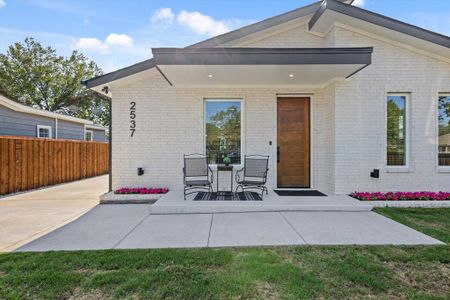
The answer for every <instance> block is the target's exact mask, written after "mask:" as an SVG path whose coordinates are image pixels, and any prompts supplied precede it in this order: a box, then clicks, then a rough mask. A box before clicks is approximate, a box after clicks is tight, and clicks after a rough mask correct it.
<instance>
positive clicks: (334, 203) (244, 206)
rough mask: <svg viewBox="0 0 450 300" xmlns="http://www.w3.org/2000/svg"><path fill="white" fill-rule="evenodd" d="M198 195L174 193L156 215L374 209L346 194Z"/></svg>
mask: <svg viewBox="0 0 450 300" xmlns="http://www.w3.org/2000/svg"><path fill="white" fill-rule="evenodd" d="M194 196H195V194H194V195H190V196H188V197H187V199H186V200H183V192H182V191H171V192H169V193H168V194H167V195H164V196H163V197H161V198H160V199H159V200H158V201H157V202H156V203H155V204H153V207H152V214H155V215H158V214H196V213H198V214H201V213H235V212H277V211H330V212H332V211H370V210H372V206H371V205H369V204H366V203H363V202H361V201H358V200H356V199H354V198H352V197H349V196H346V195H339V196H338V195H328V196H327V197H320V196H317V197H315V196H278V195H277V194H276V193H275V192H274V191H269V194H268V195H264V198H263V201H193V200H192V199H193V198H194Z"/></svg>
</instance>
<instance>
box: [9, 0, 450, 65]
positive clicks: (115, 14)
mask: <svg viewBox="0 0 450 300" xmlns="http://www.w3.org/2000/svg"><path fill="white" fill-rule="evenodd" d="M313 1H314V0H189V1H187V0H147V1H144V0H128V1H124V0H103V1H100V0H72V1H68V0H0V53H5V52H6V50H7V48H8V46H9V45H11V44H13V43H15V42H21V41H23V40H24V39H25V38H26V37H33V38H35V39H36V40H37V41H39V42H40V43H41V44H43V45H44V46H51V47H53V48H55V49H56V50H57V53H58V54H60V55H69V54H70V53H71V52H72V51H73V50H78V51H81V52H83V53H85V54H86V55H87V56H88V57H89V58H90V59H92V60H94V61H95V62H97V64H98V65H99V66H100V67H101V68H102V69H103V71H104V72H111V71H114V70H117V69H119V68H123V67H126V66H129V65H131V64H134V63H137V62H140V61H143V60H145V59H148V58H151V48H155V47H184V46H187V45H190V44H193V43H196V42H199V41H201V40H204V39H207V38H210V37H213V36H215V35H217V34H221V33H225V32H227V31H230V30H233V29H237V28H239V27H242V26H245V25H248V24H251V23H254V22H257V21H261V20H263V19H265V18H269V17H272V16H275V15H277V14H281V13H284V12H287V11H289V10H293V9H296V8H299V7H302V6H304V5H308V4H311V3H312V2H313ZM354 4H355V5H357V6H360V7H362V8H364V9H368V10H371V11H374V12H377V13H381V14H384V15H387V16H390V17H393V18H396V19H399V20H401V21H404V22H407V23H411V24H414V25H416V26H420V27H423V28H426V29H429V30H432V31H436V32H439V33H443V34H446V35H450V0H356V1H355V3H354Z"/></svg>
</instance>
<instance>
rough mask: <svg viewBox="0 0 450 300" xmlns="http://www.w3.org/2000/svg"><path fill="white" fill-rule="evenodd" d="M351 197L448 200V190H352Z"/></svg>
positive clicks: (449, 195) (377, 199) (396, 199)
mask: <svg viewBox="0 0 450 300" xmlns="http://www.w3.org/2000/svg"><path fill="white" fill-rule="evenodd" d="M350 196H351V197H353V198H356V199H358V200H362V201H417V200H422V201H445V200H450V193H448V192H387V193H381V192H374V193H369V192H354V193H352V194H350Z"/></svg>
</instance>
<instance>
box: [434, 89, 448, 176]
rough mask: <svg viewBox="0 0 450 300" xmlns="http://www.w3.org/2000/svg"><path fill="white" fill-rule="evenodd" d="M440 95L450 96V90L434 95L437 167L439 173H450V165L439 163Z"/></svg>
mask: <svg viewBox="0 0 450 300" xmlns="http://www.w3.org/2000/svg"><path fill="white" fill-rule="evenodd" d="M439 97H450V92H448V93H447V92H438V93H436V95H435V96H434V98H435V99H436V100H435V107H436V114H435V120H436V138H435V141H436V143H435V144H436V148H435V149H436V153H435V159H436V167H437V173H450V166H440V165H439Z"/></svg>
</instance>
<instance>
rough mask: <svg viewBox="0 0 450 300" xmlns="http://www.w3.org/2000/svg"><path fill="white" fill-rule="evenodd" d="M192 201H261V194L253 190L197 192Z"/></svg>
mask: <svg viewBox="0 0 450 300" xmlns="http://www.w3.org/2000/svg"><path fill="white" fill-rule="evenodd" d="M233 195H234V197H233ZM194 201H262V199H261V196H260V195H259V194H257V193H255V192H240V193H230V192H219V193H217V192H212V193H208V192H199V193H198V194H197V195H196V196H195V198H194Z"/></svg>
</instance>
